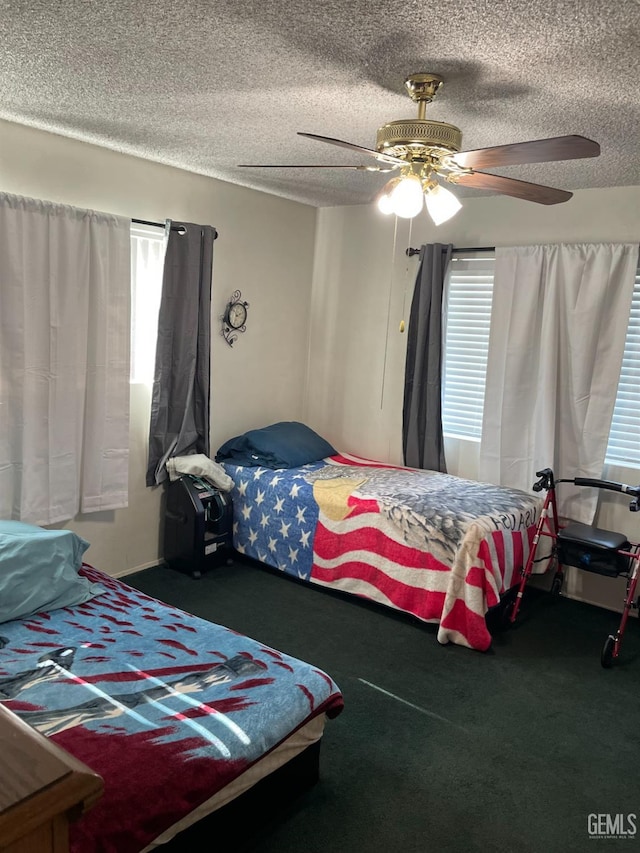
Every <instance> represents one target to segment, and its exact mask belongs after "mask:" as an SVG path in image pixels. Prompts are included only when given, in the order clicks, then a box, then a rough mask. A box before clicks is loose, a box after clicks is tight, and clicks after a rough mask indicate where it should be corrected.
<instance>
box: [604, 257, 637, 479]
mask: <svg viewBox="0 0 640 853" xmlns="http://www.w3.org/2000/svg"><path fill="white" fill-rule="evenodd" d="M606 461H607V462H609V463H612V464H614V465H626V466H630V467H632V468H640V267H639V268H638V269H637V270H636V282H635V286H634V288H633V298H632V301H631V315H630V317H629V327H628V329H627V336H626V338H625V344H624V355H623V357H622V370H621V371H620V381H619V382H618V394H617V397H616V405H615V408H614V410H613V421H612V423H611V432H610V433H609V446H608V447H607V456H606Z"/></svg>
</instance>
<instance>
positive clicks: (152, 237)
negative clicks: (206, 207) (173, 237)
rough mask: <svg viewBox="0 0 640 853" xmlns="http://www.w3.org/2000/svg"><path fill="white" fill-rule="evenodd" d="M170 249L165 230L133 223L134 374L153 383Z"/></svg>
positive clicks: (139, 380) (136, 379) (136, 378)
mask: <svg viewBox="0 0 640 853" xmlns="http://www.w3.org/2000/svg"><path fill="white" fill-rule="evenodd" d="M165 249H166V241H165V234H164V229H163V228H156V227H153V226H148V225H138V224H136V223H132V224H131V375H130V381H131V382H133V383H145V384H148V385H150V384H151V383H152V382H153V374H154V370H155V357H156V338H157V335H158V312H159V310H160V296H161V294H162V273H163V267H164V253H165Z"/></svg>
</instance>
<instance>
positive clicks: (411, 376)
mask: <svg viewBox="0 0 640 853" xmlns="http://www.w3.org/2000/svg"><path fill="white" fill-rule="evenodd" d="M452 250H453V246H452V245H451V244H448V245H446V246H445V245H443V244H442V243H430V244H428V245H426V246H422V247H421V249H420V266H419V268H418V275H417V277H416V284H415V288H414V291H413V299H412V301H411V314H410V315H409V330H408V340H407V359H406V364H405V376H404V406H403V411H402V447H403V451H404V462H405V465H409V466H411V467H412V468H425V469H428V470H431V471H446V470H447V468H446V464H445V458H444V439H443V437H442V403H441V387H442V293H443V290H444V277H445V273H446V270H447V265H448V263H449V261H450V259H451V252H452Z"/></svg>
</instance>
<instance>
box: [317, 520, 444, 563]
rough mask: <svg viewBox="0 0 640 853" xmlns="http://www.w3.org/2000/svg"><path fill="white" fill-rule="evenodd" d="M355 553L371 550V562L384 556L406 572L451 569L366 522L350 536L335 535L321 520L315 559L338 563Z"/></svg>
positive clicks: (349, 533) (350, 532) (430, 555)
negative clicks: (409, 570)
mask: <svg viewBox="0 0 640 853" xmlns="http://www.w3.org/2000/svg"><path fill="white" fill-rule="evenodd" d="M353 551H368V552H369V553H370V554H371V557H372V560H375V559H377V558H378V557H380V556H382V557H384V558H386V559H387V560H390V561H391V562H392V563H397V565H399V566H402V567H403V568H406V569H421V570H422V569H428V570H431V571H442V572H448V571H449V567H448V566H446V565H445V564H444V563H441V562H440V561H439V560H436V558H435V557H434V556H433V555H432V554H428V553H426V552H425V551H420V550H419V549H418V548H410V547H409V546H408V545H403V544H402V543H400V542H396V541H395V540H393V539H391V538H390V537H389V536H387V535H386V534H385V533H383V532H382V531H381V530H378V529H377V528H374V527H367V526H366V524H365V523H363V524H362V526H361V527H359V528H357V529H356V530H352V531H349V532H348V533H334V532H333V531H332V530H329V528H327V527H325V526H324V524H323V523H322V522H321V521H318V524H317V527H316V532H315V538H314V540H313V553H314V558H315V556H318V557H319V558H320V559H322V560H335V559H337V558H338V557H343V556H345V555H346V554H349V553H351V552H353ZM314 568H315V566H314ZM312 575H313V572H312Z"/></svg>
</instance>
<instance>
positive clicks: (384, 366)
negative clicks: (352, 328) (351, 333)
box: [380, 216, 398, 409]
mask: <svg viewBox="0 0 640 853" xmlns="http://www.w3.org/2000/svg"><path fill="white" fill-rule="evenodd" d="M397 242H398V217H397V216H396V217H395V222H394V225H393V248H392V249H391V271H390V272H391V274H390V276H389V296H388V298H387V333H386V335H385V338H384V362H383V364H382V387H381V388H380V408H381V409H382V407H383V403H384V380H385V376H386V375H387V350H388V349H389V323H390V321H391V296H392V294H393V271H394V269H395V265H396V263H395V261H396V244H397Z"/></svg>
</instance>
